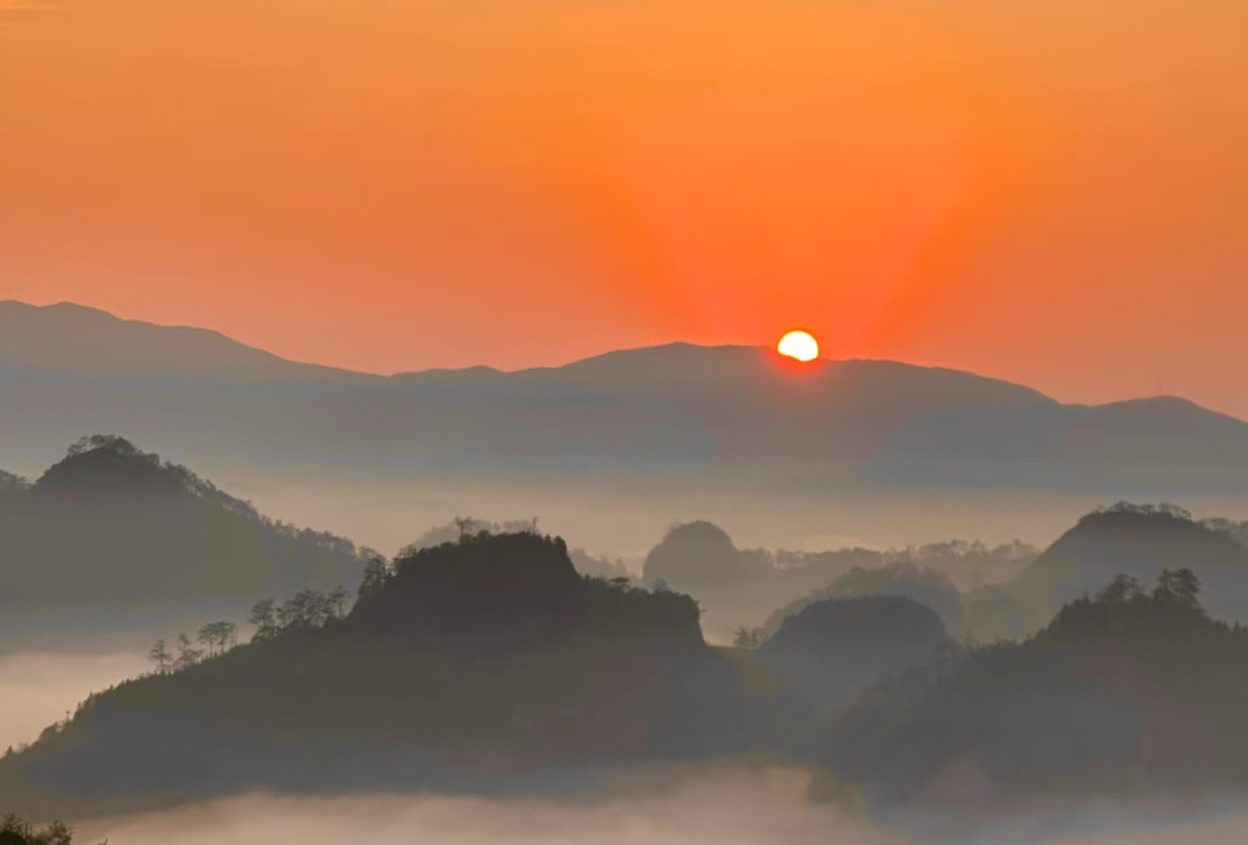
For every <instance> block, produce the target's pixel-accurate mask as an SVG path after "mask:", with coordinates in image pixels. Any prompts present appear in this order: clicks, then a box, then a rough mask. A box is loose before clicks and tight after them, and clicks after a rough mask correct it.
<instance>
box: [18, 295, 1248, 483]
mask: <svg viewBox="0 0 1248 845" xmlns="http://www.w3.org/2000/svg"><path fill="white" fill-rule="evenodd" d="M63 315H69V317H70V318H71V319H70V320H69V321H68V323H65V322H64V321H62V320H61V319H60V318H61V317H62V316H63ZM35 317H38V319H34V318H35ZM28 318H29V319H30V320H33V322H30V323H29V324H23V325H18V324H19V323H21V322H22V320H23V319H28ZM58 325H59V326H60V328H57V326H58ZM66 326H68V327H66ZM75 326H76V327H77V328H74V327H75ZM84 326H85V328H84ZM99 326H103V327H104V328H103V329H102V330H99V331H97V330H96V328H97V327H99ZM0 431H4V432H5V433H6V435H7V436H6V438H5V440H4V442H0V465H5V466H9V467H12V468H16V469H29V467H30V466H31V465H32V463H33V462H34V461H42V460H47V459H50V458H51V457H52V456H53V455H54V454H56V452H57V451H58V450H59V448H60V446H61V444H63V443H65V442H72V441H73V440H75V439H77V438H78V437H80V436H81V435H82V434H83V433H84V432H92V431H109V432H117V433H120V434H123V435H125V436H126V437H129V438H132V439H135V440H138V441H141V442H144V443H151V444H153V445H155V446H158V447H159V449H160V450H161V451H163V452H166V453H170V454H177V455H178V456H179V457H180V458H181V459H182V460H184V461H190V462H193V463H195V464H196V465H199V466H203V467H205V468H208V469H209V470H211V471H212V472H214V473H222V471H223V468H225V469H227V470H228V471H229V472H234V471H239V470H244V471H246V472H248V473H266V472H280V473H286V472H289V471H290V470H291V469H292V468H293V469H296V470H297V471H298V472H299V473H302V474H311V475H314V476H315V475H317V474H318V473H326V472H329V473H336V472H339V471H340V470H343V469H349V470H350V471H352V472H354V473H357V474H363V475H366V476H368V477H374V476H377V475H378V474H384V475H387V477H391V478H396V477H400V476H403V477H407V478H422V479H435V478H439V479H448V478H450V479H455V480H456V481H458V482H459V483H464V482H466V480H468V479H470V478H477V479H479V480H480V479H491V480H493V481H497V480H499V479H524V480H526V482H527V480H531V479H534V478H544V479H552V478H560V479H562V480H564V481H566V480H567V479H569V478H572V477H576V478H580V479H582V480H584V479H590V478H598V479H600V480H601V479H610V478H617V479H618V478H619V477H620V476H621V474H623V475H624V476H628V477H634V478H641V477H644V478H647V479H649V480H650V481H653V480H654V479H656V478H659V477H662V478H665V479H668V480H670V482H671V483H673V484H679V485H680V486H681V487H683V488H691V487H694V486H696V485H698V484H711V485H715V486H717V487H718V486H721V485H723V484H724V483H725V482H728V483H730V484H732V485H733V486H734V487H735V488H736V489H738V490H740V489H744V487H749V488H750V489H752V490H759V489H764V490H765V489H769V488H770V487H774V486H776V485H779V486H780V487H781V488H783V487H785V486H789V487H794V485H798V486H804V489H824V490H849V489H861V488H862V487H863V486H864V485H866V486H867V487H872V488H874V487H876V486H879V485H883V486H885V487H889V488H906V489H911V490H924V489H926V490H959V489H961V490H969V489H1031V490H1035V489H1045V490H1065V491H1078V492H1081V493H1087V492H1091V491H1096V492H1098V493H1100V494H1101V495H1106V496H1113V497H1115V498H1124V497H1127V498H1139V499H1160V498H1175V497H1180V496H1189V495H1192V493H1193V491H1202V492H1203V493H1205V494H1212V495H1219V494H1221V495H1248V423H1245V422H1243V421H1242V420H1238V419H1236V418H1234V417H1230V416H1227V415H1225V414H1220V413H1218V412H1216V411H1212V410H1210V409H1206V408H1203V407H1201V406H1199V405H1196V404H1195V403H1191V402H1188V401H1187V400H1181V399H1172V398H1165V397H1157V398H1151V399H1139V400H1130V401H1126V402H1120V403H1111V404H1107V405H1094V406H1086V405H1066V404H1063V403H1061V402H1058V401H1057V400H1055V399H1053V398H1052V397H1049V396H1047V395H1045V394H1043V393H1041V392H1039V391H1036V390H1033V389H1032V388H1029V387H1026V386H1023V385H1018V384H1014V383H1012V382H1009V381H1004V380H1001V379H993V378H988V377H984V376H980V375H977V374H974V373H970V372H966V371H962V370H956V369H950V368H946V367H925V366H920V365H914V364H907V363H902V362H894V361H883V360H869V359H849V360H844V361H835V360H827V359H820V360H818V361H817V362H814V363H811V364H798V363H797V362H794V361H790V360H788V359H782V358H780V357H779V356H778V355H777V353H775V352H774V351H773V350H770V349H767V348H764V347H751V346H740V345H737V346H732V345H725V346H698V345H695V344H691V343H683V342H678V343H671V344H664V345H661V346H650V347H640V348H636V349H627V350H614V351H610V352H606V353H603V354H601V355H597V356H592V357H590V358H585V359H581V360H579V361H573V362H571V363H568V364H564V365H562V366H558V367H536V368H529V369H522V370H515V371H501V370H497V369H495V368H491V367H470V368H466V369H460V370H447V369H435V370H426V371H417V372H410V373H402V374H398V375H394V376H381V375H373V374H367V373H357V372H353V371H348V370H337V369H334V368H325V367H321V366H318V365H312V364H300V363H297V362H290V361H287V360H285V359H283V358H280V357H278V356H275V355H273V354H271V353H267V352H264V351H262V350H255V349H253V348H252V347H248V346H246V345H244V344H240V343H238V342H236V341H232V340H230V339H229V338H226V337H225V336H224V335H221V334H219V333H214V332H211V331H208V330H202V331H201V330H196V329H186V328H176V329H175V328H163V327H159V326H155V325H153V324H149V323H140V322H136V321H122V320H118V319H117V318H114V317H111V316H110V315H108V314H107V312H103V311H99V310H98V309H87V308H84V307H82V306H76V305H61V306H48V307H37V306H27V305H21V304H15V303H12V302H9V303H0ZM223 474H224V473H223ZM405 474H406V475H405ZM855 485H857V486H855ZM794 489H795V488H794Z"/></svg>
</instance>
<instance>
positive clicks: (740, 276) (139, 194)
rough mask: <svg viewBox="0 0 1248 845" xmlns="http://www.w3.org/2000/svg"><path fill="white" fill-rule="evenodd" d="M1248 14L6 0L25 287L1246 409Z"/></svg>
mask: <svg viewBox="0 0 1248 845" xmlns="http://www.w3.org/2000/svg"><path fill="white" fill-rule="evenodd" d="M1246 151H1248V4H1245V3H1244V2H1243V0H1133V2H1130V3H1128V2H1125V0H1012V2H1009V3H1002V2H1000V0H890V2H887V3H884V2H878V1H877V0H593V2H586V0H524V1H523V2H521V0H492V2H483V3H471V2H464V0H213V2H196V3H192V2H186V0H37V2H36V0H27V2H22V0H0V298H18V299H23V300H27V301H31V302H39V303H47V302H55V301H60V300H73V301H78V302H82V303H85V304H90V305H95V306H98V307H102V308H106V309H108V310H111V311H114V312H115V313H118V314H119V315H122V316H127V317H133V318H139V319H149V320H154V321H157V322H164V323H185V324H194V325H203V326H210V327H213V328H218V329H220V330H222V331H224V332H226V333H227V334H229V335H231V336H233V337H236V338H238V339H239V340H242V341H244V342H247V343H251V344H254V345H258V346H262V347H265V348H267V349H271V350H272V351H275V352H277V353H279V354H282V355H286V356H288V357H293V358H297V359H302V360H311V361H319V362H326V363H332V364H338V365H341V366H348V367H355V368H361V369H369V370H376V371H382V372H392V371H396V370H404V369H417V368H422V367H427V366H459V365H468V364H475V363H489V364H494V365H497V366H502V367H506V368H512V367H519V366H525V365H531V364H538V363H556V362H561V361H566V360H570V359H573V358H576V357H580V356H584V355H589V354H593V353H597V352H600V351H604V350H606V349H609V348H613V347H620V346H637V345H642V344H647V343H654V342H661V341H667V340H673V339H685V340H691V341H696V342H770V341H771V340H772V339H774V338H775V337H776V336H778V335H779V334H780V332H781V331H782V330H783V329H785V328H788V327H789V326H792V325H797V324H800V325H803V326H806V327H809V328H810V329H811V330H812V331H814V332H815V333H816V334H818V335H819V336H820V338H821V340H822V341H823V344H824V347H825V352H826V353H827V354H829V355H831V356H835V357H841V356H854V355H861V356H873V357H874V356H878V357H894V358H901V359H906V360H913V361H917V362H921V363H934V364H943V365H948V366H957V367H965V368H969V369H973V370H976V371H979V372H983V373H987V374H991V375H998V376H1002V377H1006V378H1011V379H1015V380H1019V381H1023V382H1026V383H1029V384H1032V385H1034V386H1036V387H1039V388H1041V389H1043V390H1046V391H1048V392H1050V393H1052V394H1054V395H1056V396H1058V397H1059V398H1063V399H1068V400H1079V401H1091V400H1104V399H1112V398H1121V397H1125V396H1131V395H1140V394H1148V393H1154V392H1157V391H1159V390H1164V391H1165V392H1169V393H1179V394H1183V395H1187V396H1190V397H1192V398H1194V399H1197V400H1199V401H1202V402H1204V403H1206V404H1209V405H1212V406H1214V407H1217V408H1220V409H1224V410H1228V411H1232V412H1234V413H1238V414H1240V415H1241V416H1245V417H1248V367H1245V366H1244V364H1243V363H1241V362H1242V361H1243V360H1244V359H1245V358H1246V357H1248V318H1246V316H1245V315H1246V314H1248V152H1246Z"/></svg>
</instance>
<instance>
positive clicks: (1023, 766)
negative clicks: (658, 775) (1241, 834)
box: [823, 570, 1248, 841]
mask: <svg viewBox="0 0 1248 845" xmlns="http://www.w3.org/2000/svg"><path fill="white" fill-rule="evenodd" d="M1200 591H1201V588H1200V581H1199V579H1198V578H1197V577H1195V575H1194V574H1193V573H1192V572H1191V570H1167V571H1165V572H1163V573H1161V574H1160V575H1159V577H1158V578H1157V580H1156V582H1155V583H1152V584H1150V583H1147V582H1141V581H1138V580H1136V579H1132V578H1129V577H1126V576H1123V577H1117V578H1114V579H1113V580H1111V581H1110V582H1109V583H1108V584H1106V585H1102V588H1101V589H1100V590H1097V591H1096V592H1095V594H1094V595H1092V596H1091V597H1086V598H1080V599H1076V600H1074V601H1072V602H1070V603H1068V604H1066V605H1064V606H1063V607H1062V609H1061V610H1060V611H1059V612H1058V614H1057V615H1056V616H1055V617H1054V618H1053V620H1052V621H1051V622H1050V623H1049V624H1048V625H1047V626H1045V627H1044V628H1043V629H1042V630H1041V631H1040V632H1038V633H1037V634H1035V635H1034V636H1032V637H1030V638H1028V639H1026V640H1025V641H1023V642H1018V643H1002V644H999V645H996V646H991V647H986V648H980V649H976V650H974V651H972V652H970V653H969V654H968V655H967V656H966V657H965V658H964V659H962V660H960V661H958V662H955V663H952V664H948V665H945V666H942V667H929V668H926V669H916V670H912V671H908V672H905V673H902V674H899V675H897V676H894V677H892V678H889V679H887V680H885V681H883V682H882V683H880V684H879V685H877V686H876V687H874V688H873V689H871V690H870V691H868V692H867V693H866V694H864V695H863V696H862V697H861V698H860V699H859V700H858V701H857V702H856V703H855V705H854V706H853V707H851V708H850V709H849V710H847V711H846V712H845V713H844V714H842V716H841V717H840V718H839V719H838V720H837V723H836V724H835V726H834V729H833V730H832V732H831V733H830V735H829V736H828V737H827V739H826V742H825V745H824V749H823V754H824V755H825V758H824V759H825V760H827V761H828V762H829V764H830V765H831V767H832V768H833V770H834V771H835V772H836V773H837V775H838V776H839V777H841V778H844V779H846V780H848V781H850V782H852V783H854V784H856V785H857V786H858V787H859V788H860V789H861V790H862V794H863V795H865V796H867V797H868V798H869V800H870V801H872V802H874V803H875V804H876V805H877V806H876V809H877V811H881V810H882V811H883V812H882V813H881V816H882V817H888V808H896V807H898V806H902V807H908V808H909V809H910V811H911V812H909V813H908V814H907V813H906V812H903V813H902V814H901V816H900V817H894V818H898V819H899V820H900V821H901V822H902V823H903V824H913V823H914V822H915V821H916V814H915V813H914V812H913V810H914V809H915V807H916V806H921V807H924V808H925V809H926V812H925V813H923V814H921V815H922V816H923V819H924V820H923V825H924V829H925V833H927V834H928V835H929V836H930V835H932V834H933V832H934V831H935V830H936V829H938V825H939V824H940V823H943V822H942V818H944V819H945V820H946V821H948V822H949V823H950V824H951V825H952V827H953V828H954V829H955V830H956V831H961V834H962V837H963V838H961V839H959V838H957V837H956V836H950V838H949V841H965V836H966V834H967V831H969V830H972V829H973V828H974V827H975V825H976V824H978V823H981V822H987V821H990V820H991V819H992V818H993V817H994V816H995V817H996V818H998V819H999V818H1001V815H1000V814H1001V813H1003V812H1008V810H1007V808H1008V807H1009V806H1010V802H1013V801H1016V800H1018V801H1025V800H1031V801H1032V802H1033V803H1031V804H1030V805H1024V806H1032V807H1033V808H1034V807H1035V806H1036V805H1035V803H1034V801H1035V800H1037V799H1042V798H1044V799H1048V800H1055V799H1056V800H1061V799H1063V798H1066V799H1070V798H1082V799H1089V798H1098V797H1123V796H1127V795H1137V796H1143V795H1157V794H1163V793H1164V794H1171V795H1177V794H1187V795H1194V794H1200V793H1202V792H1203V793H1205V794H1232V793H1236V792H1238V791H1240V790H1242V788H1243V785H1244V783H1245V779H1246V777H1248V772H1246V771H1245V768H1244V759H1245V751H1246V750H1248V732H1246V731H1245V730H1244V727H1243V718H1242V714H1243V708H1244V707H1245V706H1248V684H1245V683H1244V682H1243V679H1242V673H1241V672H1240V671H1239V669H1238V667H1239V666H1240V665H1241V664H1242V662H1243V661H1244V660H1245V659H1246V658H1248V632H1246V630H1245V629H1244V628H1243V627H1242V626H1233V627H1232V626H1230V625H1227V624H1226V623H1224V622H1219V621H1216V620H1213V619H1211V618H1210V617H1209V616H1208V614H1207V613H1206V612H1205V610H1204V608H1203V607H1202V605H1201V603H1200ZM907 815H908V821H907V820H906V818H907Z"/></svg>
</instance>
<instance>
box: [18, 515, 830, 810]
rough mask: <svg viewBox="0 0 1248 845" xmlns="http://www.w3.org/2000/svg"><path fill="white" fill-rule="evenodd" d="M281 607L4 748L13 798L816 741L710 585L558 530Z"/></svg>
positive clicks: (128, 793)
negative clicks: (675, 586)
mask: <svg viewBox="0 0 1248 845" xmlns="http://www.w3.org/2000/svg"><path fill="white" fill-rule="evenodd" d="M263 610H264V609H263V608H262V609H261V611H262V612H261V613H259V614H258V615H257V621H258V622H259V630H258V634H257V636H256V638H255V639H254V640H253V641H252V642H250V643H248V644H246V645H241V646H238V647H235V648H233V649H222V650H221V652H222V653H219V654H218V655H216V656H212V657H209V658H208V659H206V660H203V661H202V662H198V663H195V664H194V665H190V666H189V667H187V668H183V669H181V670H178V671H165V672H158V673H156V674H153V675H150V676H147V677H144V678H142V679H139V680H135V681H130V682H127V683H124V684H122V685H121V686H119V687H117V688H115V689H113V690H111V691H108V692H105V693H103V694H100V695H97V696H93V697H92V698H91V699H90V700H89V701H87V702H86V703H85V704H84V706H83V707H82V708H81V709H80V710H79V712H78V713H77V714H76V715H75V716H74V717H73V718H72V719H71V720H69V721H68V722H67V723H66V724H63V725H59V726H56V727H53V728H51V729H49V730H48V731H47V732H45V734H44V735H43V736H42V738H41V739H40V740H39V742H37V743H36V744H35V745H34V746H33V747H31V748H30V749H28V750H25V751H24V752H21V753H15V754H12V755H10V756H9V757H7V758H5V759H4V760H3V761H0V794H3V795H6V796H14V798H13V799H12V802H13V806H14V808H15V809H18V810H19V811H21V812H24V813H27V814H30V815H33V816H36V817H39V818H47V817H51V816H53V815H64V814H68V815H70V817H71V818H72V817H80V814H81V813H87V812H106V811H109V810H127V809H136V808H139V807H144V806H152V805H158V804H160V803H163V802H170V801H177V800H182V799H186V798H191V797H202V796H215V795H225V794H230V793H237V792H243V791H247V790H254V789H267V790H277V791H303V790H308V791H326V790H328V791H336V790H354V789H367V790H395V789H400V790H401V789H438V790H459V789H463V790H472V791H494V790H504V791H505V790H514V789H524V790H530V791H531V790H539V791H540V790H543V789H547V788H552V789H553V788H559V784H560V783H561V782H563V781H561V779H563V778H571V782H572V783H574V784H575V785H577V786H584V785H586V782H587V781H586V777H587V775H589V774H592V773H593V772H594V771H596V770H598V769H599V768H600V767H605V766H607V765H620V764H629V763H637V762H643V761H650V762H653V761H664V760H674V759H696V758H701V757H708V756H713V755H720V754H729V755H731V754H741V753H750V752H769V751H770V752H774V751H779V750H783V749H786V748H792V747H793V743H792V742H791V740H793V739H794V738H795V737H798V736H803V737H804V736H810V735H811V732H810V728H811V722H810V721H809V720H808V719H807V718H806V717H805V716H804V715H803V713H804V711H803V710H801V709H800V708H799V707H797V706H796V705H791V704H789V703H788V700H787V699H786V698H785V697H784V696H783V695H781V694H779V693H778V691H776V690H775V689H771V690H769V691H755V688H754V687H753V686H752V685H751V683H750V682H749V681H747V675H748V673H744V672H743V671H742V669H741V667H740V665H739V664H738V663H737V662H735V661H733V660H731V659H729V658H728V657H727V656H725V655H724V654H723V653H721V652H719V651H717V650H715V649H712V648H710V647H708V646H706V645H705V643H704V642H703V640H702V637H701V632H700V628H699V624H698V608H697V605H696V603H695V602H694V601H693V600H692V599H690V598H689V597H687V596H683V595H679V594H676V593H672V592H667V591H665V590H658V591H649V590H644V589H640V588H636V587H631V586H629V585H627V584H626V583H625V582H623V581H622V580H621V581H616V582H611V581H606V580H601V579H593V578H586V577H583V576H580V575H578V574H577V573H576V572H575V570H574V568H573V566H572V562H571V560H570V559H569V557H568V554H567V549H566V547H565V545H564V543H563V541H562V540H560V539H556V538H550V537H543V536H539V535H537V534H533V533H521V534H510V535H490V534H480V535H476V536H466V537H465V538H463V539H462V540H461V541H460V542H458V543H450V544H445V545H443V546H439V547H436V548H432V549H424V550H420V551H416V552H413V553H411V554H410V555H408V556H406V557H402V558H400V559H399V560H397V561H396V562H395V564H394V565H393V566H390V567H383V566H381V565H380V564H374V565H373V566H372V567H370V569H369V571H368V574H367V577H366V579H365V581H364V583H363V585H362V587H361V591H360V596H359V599H358V601H357V603H356V605H355V607H354V608H353V609H352V610H351V611H350V612H349V613H347V614H346V615H345V616H344V617H342V618H339V617H338V615H337V614H336V613H333V612H329V613H325V614H319V615H308V616H304V615H302V614H298V613H293V612H292V613H285V614H282V615H283V616H284V619H283V620H281V621H280V622H279V623H277V624H274V623H273V617H272V616H271V615H269V616H266V615H265V613H264V612H263ZM786 743H787V744H786Z"/></svg>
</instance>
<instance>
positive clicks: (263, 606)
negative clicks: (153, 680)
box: [0, 558, 384, 845]
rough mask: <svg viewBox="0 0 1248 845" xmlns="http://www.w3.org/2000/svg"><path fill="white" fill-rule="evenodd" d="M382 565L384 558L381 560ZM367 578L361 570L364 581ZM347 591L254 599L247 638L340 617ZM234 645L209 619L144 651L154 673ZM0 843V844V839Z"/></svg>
mask: <svg viewBox="0 0 1248 845" xmlns="http://www.w3.org/2000/svg"><path fill="white" fill-rule="evenodd" d="M378 561H381V559H380V558H377V559H375V560H374V562H373V564H371V566H372V567H373V568H372V569H371V570H370V571H372V572H373V573H374V575H373V576H372V577H373V579H374V580H375V579H376V578H377V577H378V576H377V574H376V566H377V562H378ZM381 563H382V564H383V565H384V561H381ZM369 581H370V576H369V575H368V572H367V571H366V573H365V584H366V585H367V584H368V583H369ZM362 589H364V588H363V587H361V590H362ZM349 602H350V593H348V592H347V590H346V588H344V587H341V586H340V587H337V588H335V589H334V590H332V591H330V592H322V591H320V590H311V589H308V590H300V591H299V592H297V593H295V595H293V596H291V597H290V598H289V599H287V600H286V601H285V602H283V603H281V604H278V603H277V602H275V601H274V600H273V599H264V600H262V601H258V602H256V603H255V604H254V605H253V606H252V608H251V612H250V613H248V615H247V621H248V623H250V624H251V625H252V626H253V627H254V628H255V631H254V633H253V634H252V637H251V642H263V641H265V640H271V639H274V638H275V637H279V636H281V635H283V634H287V633H290V632H293V631H308V630H314V629H317V628H324V627H325V626H327V625H329V624H331V623H333V622H336V621H338V620H340V619H343V618H345V617H346V615H347V610H348V604H349ZM237 645H238V626H237V625H236V624H235V623H233V622H229V621H225V620H221V621H217V622H209V623H207V624H206V625H204V626H202V627H201V628H200V629H199V631H198V633H196V635H195V638H194V639H193V640H192V639H191V638H190V637H189V636H187V635H186V634H185V633H181V634H178V636H177V638H176V639H175V640H174V642H173V650H170V644H169V642H168V641H167V640H164V639H161V640H158V641H157V642H156V643H155V644H154V645H153V646H152V647H151V649H150V650H149V651H148V653H147V659H148V660H149V661H151V663H152V665H153V666H154V667H155V671H156V673H157V674H160V675H164V674H168V673H170V672H180V671H182V670H183V669H189V668H190V667H192V666H194V665H196V664H197V663H202V662H203V661H204V660H207V659H209V658H213V657H220V656H221V655H223V654H226V653H227V652H229V651H230V650H232V649H233V648H234V647H235V646H237ZM0 845H4V843H3V841H0Z"/></svg>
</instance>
